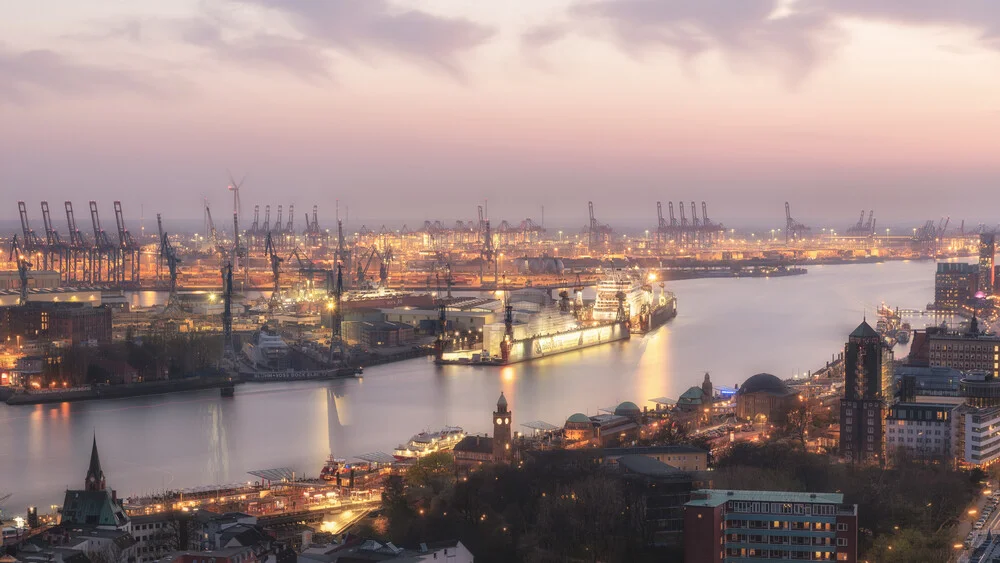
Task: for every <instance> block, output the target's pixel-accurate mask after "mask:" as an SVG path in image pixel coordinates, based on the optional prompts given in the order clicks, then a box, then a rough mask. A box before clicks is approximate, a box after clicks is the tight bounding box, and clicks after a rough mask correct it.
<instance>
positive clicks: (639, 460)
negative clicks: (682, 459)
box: [618, 455, 681, 477]
mask: <svg viewBox="0 0 1000 563" xmlns="http://www.w3.org/2000/svg"><path fill="white" fill-rule="evenodd" d="M618 466H619V467H621V468H622V469H623V470H624V471H625V472H626V473H635V474H637V475H644V476H647V477H664V476H673V475H676V474H677V473H681V471H680V470H679V469H677V468H676V467H674V466H672V465H667V464H666V463H663V462H662V461H657V460H655V459H653V458H651V457H648V456H644V455H624V456H622V457H621V458H619V459H618Z"/></svg>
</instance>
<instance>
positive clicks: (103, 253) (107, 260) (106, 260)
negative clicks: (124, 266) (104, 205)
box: [90, 200, 120, 282]
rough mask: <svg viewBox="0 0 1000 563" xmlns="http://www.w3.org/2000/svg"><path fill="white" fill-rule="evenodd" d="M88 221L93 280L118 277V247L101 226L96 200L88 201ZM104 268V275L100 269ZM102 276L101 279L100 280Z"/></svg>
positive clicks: (108, 279) (110, 279) (107, 279)
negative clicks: (91, 226) (92, 249)
mask: <svg viewBox="0 0 1000 563" xmlns="http://www.w3.org/2000/svg"><path fill="white" fill-rule="evenodd" d="M90 222H91V224H92V225H93V227H94V257H95V258H96V260H95V263H94V267H93V274H94V276H93V277H94V281H95V282H99V281H112V280H115V279H117V277H118V268H119V266H118V262H119V260H118V257H119V254H120V249H119V248H118V247H117V246H116V245H115V244H113V243H112V242H111V238H110V237H108V233H106V232H105V231H104V229H103V228H101V217H100V215H99V214H98V212H97V202H96V201H93V200H92V201H91V202H90ZM102 266H103V269H104V276H102V275H101V269H102ZM102 278H103V280H102Z"/></svg>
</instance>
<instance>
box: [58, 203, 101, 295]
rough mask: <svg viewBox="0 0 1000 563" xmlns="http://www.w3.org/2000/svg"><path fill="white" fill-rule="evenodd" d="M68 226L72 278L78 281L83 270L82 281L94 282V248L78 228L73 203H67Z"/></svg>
mask: <svg viewBox="0 0 1000 563" xmlns="http://www.w3.org/2000/svg"><path fill="white" fill-rule="evenodd" d="M65 205H66V226H67V227H68V228H69V248H70V254H71V256H72V258H71V262H70V269H69V272H71V273H72V278H73V279H76V273H77V271H78V270H82V271H81V274H82V279H83V281H85V282H91V281H93V280H92V278H91V276H92V271H91V269H92V266H93V258H94V248H93V247H92V246H91V244H90V242H89V241H88V240H87V237H85V236H83V233H81V232H80V229H78V228H77V227H76V217H75V216H74V215H73V202H71V201H67V202H66V204H65Z"/></svg>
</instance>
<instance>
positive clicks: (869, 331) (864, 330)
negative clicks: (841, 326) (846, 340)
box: [850, 321, 879, 338]
mask: <svg viewBox="0 0 1000 563" xmlns="http://www.w3.org/2000/svg"><path fill="white" fill-rule="evenodd" d="M850 337H851V338H871V337H875V338H879V334H878V331H876V330H875V329H874V328H872V325H870V324H868V321H861V324H859V325H858V328H856V329H854V332H852V333H851V334H850Z"/></svg>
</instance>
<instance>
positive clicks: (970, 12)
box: [800, 0, 1000, 49]
mask: <svg viewBox="0 0 1000 563" xmlns="http://www.w3.org/2000/svg"><path fill="white" fill-rule="evenodd" d="M800 3H802V4H804V5H806V6H808V7H809V8H810V9H815V10H824V11H828V12H830V13H833V14H837V15H841V16H850V17H857V18H863V19H870V20H884V21H890V22H895V23H902V24H908V25H949V26H961V27H968V28H971V29H975V30H978V31H979V32H980V38H979V39H980V41H981V42H982V43H983V44H984V45H986V46H988V47H990V48H992V49H1000V2H995V1H992V0H947V1H940V0H800Z"/></svg>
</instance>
